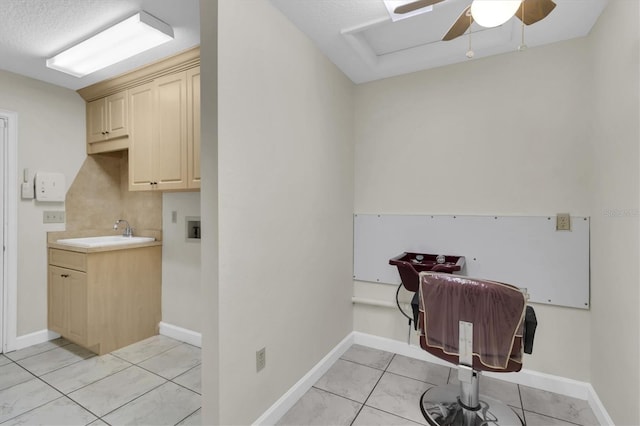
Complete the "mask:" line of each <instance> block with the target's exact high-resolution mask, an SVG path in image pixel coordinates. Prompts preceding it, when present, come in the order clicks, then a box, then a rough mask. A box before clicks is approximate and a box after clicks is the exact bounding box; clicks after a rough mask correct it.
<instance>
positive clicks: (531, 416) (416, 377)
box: [278, 345, 598, 426]
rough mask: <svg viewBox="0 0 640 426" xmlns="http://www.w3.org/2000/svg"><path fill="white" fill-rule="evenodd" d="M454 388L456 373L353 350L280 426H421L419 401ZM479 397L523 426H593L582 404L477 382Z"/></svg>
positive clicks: (385, 354) (506, 385)
mask: <svg viewBox="0 0 640 426" xmlns="http://www.w3.org/2000/svg"><path fill="white" fill-rule="evenodd" d="M447 383H457V374H456V370H454V369H451V368H448V367H444V366H441V365H436V364H431V363H428V362H424V361H419V360H415V359H412V358H407V357H404V356H402V355H397V354H392V353H389V352H383V351H378V350H375V349H371V348H367V347H364V346H359V345H353V346H352V347H351V348H349V350H348V351H347V352H346V353H345V354H344V355H343V356H342V358H341V359H339V360H338V361H336V363H335V364H334V365H333V366H332V367H331V368H330V369H329V371H327V373H326V374H325V375H324V376H323V377H321V378H320V380H318V382H317V383H316V384H315V385H314V386H313V387H312V388H311V389H310V390H309V391H308V392H307V393H306V394H305V395H304V396H303V397H302V398H301V399H300V400H299V401H298V402H297V403H296V404H295V405H294V406H293V407H292V408H291V410H289V412H288V413H286V414H285V415H284V416H283V417H282V419H280V421H279V422H278V424H279V425H354V426H363V425H367V426H373V425H420V424H422V425H426V424H427V422H426V421H425V419H424V417H423V416H422V413H421V412H420V406H419V401H420V396H421V395H422V393H423V392H424V391H425V390H427V389H428V388H429V387H431V386H432V385H441V384H447ZM480 393H483V394H486V395H488V396H490V397H493V398H497V399H499V400H501V401H503V402H505V403H506V404H508V405H509V406H511V407H513V409H514V410H515V411H516V412H517V413H518V414H519V415H520V417H521V418H524V420H525V422H526V424H527V425H528V426H543V425H544V426H575V425H585V426H586V425H588V426H591V425H597V424H598V422H597V420H596V417H595V416H594V414H593V412H592V411H591V408H590V407H589V405H588V403H587V402H586V401H582V400H579V399H574V398H569V397H565V396H562V395H559V394H555V393H551V392H544V391H540V390H537V389H533V388H529V387H526V386H521V385H516V384H513V383H508V382H504V381H501V380H495V379H491V378H489V377H482V378H481V380H480Z"/></svg>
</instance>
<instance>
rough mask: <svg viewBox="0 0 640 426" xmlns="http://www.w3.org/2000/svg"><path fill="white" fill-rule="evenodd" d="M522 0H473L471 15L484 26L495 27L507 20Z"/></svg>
mask: <svg viewBox="0 0 640 426" xmlns="http://www.w3.org/2000/svg"><path fill="white" fill-rule="evenodd" d="M520 3H522V0H473V3H471V16H473V20H474V21H475V22H477V23H478V25H481V26H483V27H487V28H493V27H497V26H499V25H502V24H504V23H505V22H507V21H508V20H509V19H511V17H512V16H513V15H514V14H515V13H516V12H517V11H518V8H519V7H520Z"/></svg>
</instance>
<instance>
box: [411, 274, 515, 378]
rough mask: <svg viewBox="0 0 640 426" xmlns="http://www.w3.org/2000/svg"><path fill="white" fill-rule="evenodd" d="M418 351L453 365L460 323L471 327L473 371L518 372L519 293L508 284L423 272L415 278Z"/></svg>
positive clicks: (456, 354) (455, 361) (456, 358)
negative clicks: (417, 312)
mask: <svg viewBox="0 0 640 426" xmlns="http://www.w3.org/2000/svg"><path fill="white" fill-rule="evenodd" d="M419 292H420V293H419V294H420V315H419V322H418V325H419V327H420V346H421V347H422V349H424V350H425V351H427V352H429V353H431V354H432V355H434V356H437V357H438V358H441V359H444V360H446V361H449V362H451V363H453V364H458V359H459V348H458V344H459V322H460V321H466V322H470V323H473V324H474V327H473V365H471V366H470V367H472V368H473V369H474V370H476V371H493V372H514V371H520V369H521V368H522V350H523V331H524V318H525V311H526V298H525V295H524V293H523V292H522V291H521V290H520V289H518V288H517V287H514V286H512V285H509V284H504V283H499V282H495V281H487V280H477V279H471V278H467V277H462V276H457V275H450V274H441V273H440V274H438V273H432V272H431V273H430V272H423V273H421V274H420V284H419Z"/></svg>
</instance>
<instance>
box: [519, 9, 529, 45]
mask: <svg viewBox="0 0 640 426" xmlns="http://www.w3.org/2000/svg"><path fill="white" fill-rule="evenodd" d="M524 3H525V0H523V2H522V3H521V5H522V18H523V19H522V31H521V39H520V46H518V50H519V51H520V52H522V51H523V50H526V49H527V45H526V44H524Z"/></svg>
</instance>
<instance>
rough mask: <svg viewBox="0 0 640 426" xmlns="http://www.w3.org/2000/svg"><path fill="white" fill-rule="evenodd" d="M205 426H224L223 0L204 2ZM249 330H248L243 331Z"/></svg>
mask: <svg viewBox="0 0 640 426" xmlns="http://www.w3.org/2000/svg"><path fill="white" fill-rule="evenodd" d="M200 70H201V73H202V74H201V76H200V79H201V86H200V92H201V93H200V94H201V97H200V111H201V113H202V117H203V120H202V142H201V146H200V164H201V165H202V167H201V170H202V183H201V188H200V210H201V218H202V222H201V224H202V241H201V242H200V255H201V260H202V263H201V265H202V266H201V278H200V279H201V283H202V299H201V300H202V305H201V306H202V308H201V309H202V320H201V324H202V424H203V425H214V424H215V425H217V424H220V398H219V395H220V383H219V379H220V368H219V367H220V352H219V350H218V348H219V347H220V344H219V334H220V333H219V325H220V320H219V316H218V306H219V304H220V298H219V296H218V0H201V1H200ZM242 331H244V330H242Z"/></svg>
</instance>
